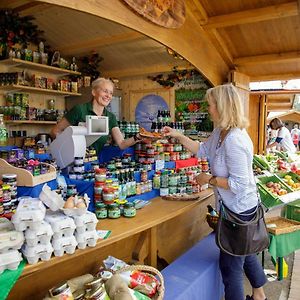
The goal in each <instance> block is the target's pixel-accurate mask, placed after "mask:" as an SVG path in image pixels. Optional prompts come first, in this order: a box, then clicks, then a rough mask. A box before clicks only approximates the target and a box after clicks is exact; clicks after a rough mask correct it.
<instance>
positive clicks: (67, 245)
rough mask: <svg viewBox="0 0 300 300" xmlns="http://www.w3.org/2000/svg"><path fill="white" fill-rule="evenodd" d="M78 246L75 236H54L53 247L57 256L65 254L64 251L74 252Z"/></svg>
mask: <svg viewBox="0 0 300 300" xmlns="http://www.w3.org/2000/svg"><path fill="white" fill-rule="evenodd" d="M76 246H77V241H76V239H75V236H74V235H72V236H65V237H62V238H53V239H52V247H53V249H54V255H55V256H63V255H64V253H65V252H66V253H68V254H73V253H74V252H75V249H76Z"/></svg>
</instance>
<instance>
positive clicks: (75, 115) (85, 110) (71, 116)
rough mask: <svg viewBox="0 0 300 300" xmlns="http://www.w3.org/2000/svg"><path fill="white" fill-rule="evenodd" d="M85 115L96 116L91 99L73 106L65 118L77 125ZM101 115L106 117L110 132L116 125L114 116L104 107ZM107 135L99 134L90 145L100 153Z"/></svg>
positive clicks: (83, 120)
mask: <svg viewBox="0 0 300 300" xmlns="http://www.w3.org/2000/svg"><path fill="white" fill-rule="evenodd" d="M87 115H91V116H96V115H97V114H96V113H95V112H94V111H93V104H92V101H90V102H87V103H83V104H79V105H76V106H74V107H73V108H72V109H71V110H70V111H69V112H68V113H67V114H66V115H65V118H66V119H67V120H68V121H69V123H70V124H71V125H73V126H77V125H78V123H79V122H85V121H86V120H85V117H86V116H87ZM102 116H106V117H108V120H109V122H108V126H109V134H111V130H112V128H114V127H118V122H117V119H116V116H115V115H114V114H113V113H111V112H109V111H108V110H107V109H106V108H104V110H103V114H102ZM108 137H109V136H108V135H104V136H101V137H100V138H99V139H98V140H97V141H96V142H95V143H93V144H92V146H93V147H94V148H95V149H96V151H97V153H100V151H101V149H102V148H103V146H104V145H105V143H106V142H107V140H108Z"/></svg>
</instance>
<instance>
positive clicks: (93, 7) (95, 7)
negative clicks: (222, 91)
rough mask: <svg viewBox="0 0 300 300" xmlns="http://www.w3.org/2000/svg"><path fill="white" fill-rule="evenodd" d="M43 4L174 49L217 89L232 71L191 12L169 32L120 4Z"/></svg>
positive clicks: (52, 0) (88, 0) (100, 0)
mask: <svg viewBox="0 0 300 300" xmlns="http://www.w3.org/2000/svg"><path fill="white" fill-rule="evenodd" d="M38 1H39V2H43V3H49V4H54V5H58V6H64V7H67V8H71V9H75V10H79V11H82V12H86V13H89V14H92V15H95V16H98V17H101V18H104V19H107V20H110V21H113V22H116V23H118V24H121V25H124V26H126V27H128V28H131V29H133V30H136V31H138V32H140V33H142V34H145V35H147V36H148V37H150V38H152V39H154V40H156V41H158V42H160V43H161V44H164V45H165V46H168V47H170V48H171V49H173V50H174V51H176V52H177V53H179V54H180V55H181V56H183V57H184V58H185V59H186V60H187V61H189V62H190V63H191V64H192V65H194V66H195V67H196V68H197V69H198V70H199V71H200V72H201V73H202V74H203V75H204V76H205V77H206V78H207V79H208V80H209V81H210V82H211V83H212V84H213V85H218V84H221V83H222V82H224V81H225V80H226V77H227V74H228V71H229V68H228V66H227V65H226V64H225V62H224V61H223V59H222V58H221V56H220V55H219V54H218V52H217V51H216V49H215V48H214V46H213V45H212V43H211V42H210V41H209V39H208V38H207V37H206V35H205V32H204V31H203V29H202V28H201V26H200V25H199V22H198V21H197V20H196V19H195V18H194V17H193V15H192V13H191V12H190V11H189V9H188V2H189V1H187V4H186V5H187V14H186V21H185V23H184V25H183V26H181V27H180V28H178V29H166V28H162V27H159V26H157V25H154V24H151V23H150V22H147V21H146V20H144V19H142V18H141V17H140V16H138V15H136V14H134V13H133V12H132V11H131V10H129V9H128V8H127V7H126V6H125V5H124V4H123V3H121V1H118V0H110V1H107V0H97V1H93V0H85V1H76V0H71V1H70V0H38Z"/></svg>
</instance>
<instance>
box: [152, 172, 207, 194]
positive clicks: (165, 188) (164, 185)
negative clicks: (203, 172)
mask: <svg viewBox="0 0 300 300" xmlns="http://www.w3.org/2000/svg"><path fill="white" fill-rule="evenodd" d="M196 175H197V171H196V170H184V169H182V170H180V171H179V172H177V173H176V172H173V170H163V171H162V172H161V173H156V174H155V175H154V177H153V187H154V188H155V189H159V192H160V196H167V195H173V194H181V195H182V194H188V195H191V194H193V193H198V192H200V190H201V188H200V186H199V185H198V184H197V182H196V181H195V176H196ZM159 179H160V180H159ZM159 182H160V186H159Z"/></svg>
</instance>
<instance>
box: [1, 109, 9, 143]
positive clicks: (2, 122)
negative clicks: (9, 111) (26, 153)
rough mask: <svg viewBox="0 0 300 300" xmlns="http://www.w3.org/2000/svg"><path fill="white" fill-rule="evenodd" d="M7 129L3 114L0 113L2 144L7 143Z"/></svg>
mask: <svg viewBox="0 0 300 300" xmlns="http://www.w3.org/2000/svg"><path fill="white" fill-rule="evenodd" d="M7 138H8V137H7V129H6V127H5V124H4V121H3V115H2V114H1V115H0V146H6V145H7Z"/></svg>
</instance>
